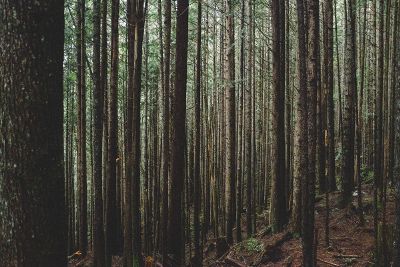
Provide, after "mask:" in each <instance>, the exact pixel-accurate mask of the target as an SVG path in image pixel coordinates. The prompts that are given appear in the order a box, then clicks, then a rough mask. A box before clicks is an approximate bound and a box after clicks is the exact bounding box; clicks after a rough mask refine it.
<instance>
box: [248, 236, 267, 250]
mask: <svg viewBox="0 0 400 267" xmlns="http://www.w3.org/2000/svg"><path fill="white" fill-rule="evenodd" d="M243 248H244V249H246V250H247V251H251V252H262V251H264V244H263V243H261V242H260V241H259V240H258V239H255V238H250V239H247V240H245V241H244V242H243Z"/></svg>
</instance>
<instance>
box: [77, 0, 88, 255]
mask: <svg viewBox="0 0 400 267" xmlns="http://www.w3.org/2000/svg"><path fill="white" fill-rule="evenodd" d="M85 8H86V7H85V0H78V2H77V37H76V38H77V39H76V50H77V59H76V62H77V63H76V65H77V78H76V79H77V81H78V85H77V87H78V126H77V130H78V171H77V172H78V196H79V197H78V203H79V204H78V205H79V208H78V210H79V212H78V214H79V221H78V222H79V231H78V239H79V250H80V251H81V252H82V253H83V254H84V255H85V254H86V250H87V243H88V241H87V177H86V71H85V70H86V64H85V53H86V45H85V36H86V30H85V13H86V12H85Z"/></svg>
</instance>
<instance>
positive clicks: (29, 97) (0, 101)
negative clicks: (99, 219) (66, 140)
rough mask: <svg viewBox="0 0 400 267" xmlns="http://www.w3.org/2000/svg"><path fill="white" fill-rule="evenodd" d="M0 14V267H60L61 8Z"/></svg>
mask: <svg viewBox="0 0 400 267" xmlns="http://www.w3.org/2000/svg"><path fill="white" fill-rule="evenodd" d="M0 10H2V16H1V18H0V35H1V36H2V38H1V39H0V73H1V75H0V76H1V78H0V80H1V82H0V127H1V131H0V140H1V142H0V150H1V153H0V214H1V219H0V262H1V264H2V265H3V266H45V267H47V266H66V264H67V262H66V252H67V217H66V209H65V199H64V193H65V189H64V180H63V56H64V54H63V46H64V5H63V3H62V1H51V2H48V1H8V0H7V1H1V2H0ZM37 14H41V16H37ZM12 66H18V68H14V67H12Z"/></svg>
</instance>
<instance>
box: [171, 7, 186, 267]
mask: <svg viewBox="0 0 400 267" xmlns="http://www.w3.org/2000/svg"><path fill="white" fill-rule="evenodd" d="M177 4H178V9H177V12H178V13H177V21H176V23H177V24H176V64H175V71H176V72H175V88H174V95H173V101H172V112H171V161H170V162H171V194H170V196H171V202H170V204H171V206H170V207H169V209H168V212H169V226H168V240H174V242H172V243H171V244H168V252H169V254H171V255H172V257H173V261H174V265H173V266H181V265H182V264H183V262H184V255H183V254H182V253H183V251H184V248H183V244H184V243H183V242H184V238H183V236H182V233H183V225H182V208H183V206H182V200H183V198H182V195H183V182H184V179H185V163H184V162H185V159H184V156H185V146H186V142H184V140H186V133H185V119H186V82H187V54H188V15H189V1H188V0H178V2H177Z"/></svg>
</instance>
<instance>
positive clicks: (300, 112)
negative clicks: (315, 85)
mask: <svg viewBox="0 0 400 267" xmlns="http://www.w3.org/2000/svg"><path fill="white" fill-rule="evenodd" d="M304 18H305V16H304V4H303V0H297V20H298V21H297V35H298V43H299V48H298V54H299V64H298V72H299V77H300V87H299V92H298V93H297V94H296V97H297V101H296V103H297V106H296V112H297V119H296V125H295V136H294V146H295V147H294V177H293V211H292V218H291V219H292V228H293V230H294V231H295V232H298V233H299V232H301V222H302V217H301V212H302V192H301V191H302V184H304V183H305V182H306V180H307V175H308V131H307V121H308V120H307V117H308V116H307V115H308V113H307V112H308V109H307V61H306V59H307V50H306V29H305V22H304Z"/></svg>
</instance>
